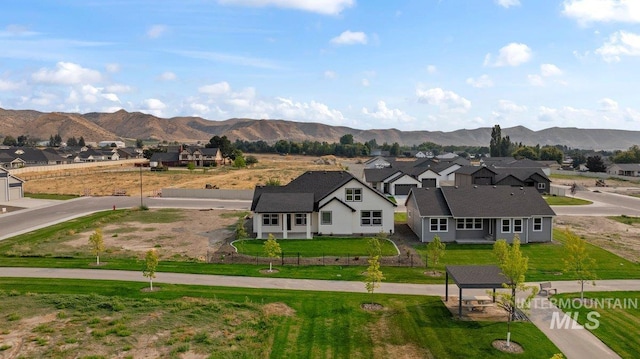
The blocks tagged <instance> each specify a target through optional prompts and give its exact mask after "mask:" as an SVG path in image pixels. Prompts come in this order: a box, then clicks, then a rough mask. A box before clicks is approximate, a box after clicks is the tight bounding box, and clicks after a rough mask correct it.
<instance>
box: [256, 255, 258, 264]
mask: <svg viewBox="0 0 640 359" xmlns="http://www.w3.org/2000/svg"><path fill="white" fill-rule="evenodd" d="M256 265H258V253H256Z"/></svg>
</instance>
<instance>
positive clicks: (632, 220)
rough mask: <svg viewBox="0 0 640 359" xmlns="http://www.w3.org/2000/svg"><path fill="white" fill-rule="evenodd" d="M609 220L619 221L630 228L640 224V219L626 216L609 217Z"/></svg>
mask: <svg viewBox="0 0 640 359" xmlns="http://www.w3.org/2000/svg"><path fill="white" fill-rule="evenodd" d="M607 218H609V219H613V220H614V221H618V222H620V223H623V224H628V225H630V226H632V225H634V224H640V217H630V216H626V215H622V216H615V217H607Z"/></svg>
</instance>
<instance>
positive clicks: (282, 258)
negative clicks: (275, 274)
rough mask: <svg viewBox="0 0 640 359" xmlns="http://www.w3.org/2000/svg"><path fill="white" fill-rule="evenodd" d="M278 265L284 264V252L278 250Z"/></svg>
mask: <svg viewBox="0 0 640 359" xmlns="http://www.w3.org/2000/svg"><path fill="white" fill-rule="evenodd" d="M280 265H282V266H284V252H280Z"/></svg>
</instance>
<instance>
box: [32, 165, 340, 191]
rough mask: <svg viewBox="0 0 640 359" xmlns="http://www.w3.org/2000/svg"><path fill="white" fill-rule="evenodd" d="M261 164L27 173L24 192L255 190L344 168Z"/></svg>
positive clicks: (104, 168)
mask: <svg viewBox="0 0 640 359" xmlns="http://www.w3.org/2000/svg"><path fill="white" fill-rule="evenodd" d="M254 156H255V157H257V158H258V161H259V162H258V163H257V164H255V165H253V166H252V167H251V168H243V169H236V168H233V167H231V166H229V165H227V166H218V167H215V168H207V169H202V168H200V169H195V170H193V171H189V170H188V169H186V168H176V169H171V170H170V171H166V172H150V171H149V169H148V168H144V169H143V170H142V174H141V172H140V169H139V168H135V167H133V166H132V165H127V166H122V165H116V166H114V167H101V168H99V169H81V170H65V171H55V172H38V173H24V174H21V175H20V177H21V178H22V179H24V180H26V181H27V182H26V183H25V192H30V193H54V194H73V195H87V194H88V195H93V196H105V195H112V194H114V192H116V191H124V193H126V194H128V195H139V194H140V179H141V177H142V190H143V193H144V195H145V196H155V195H157V194H158V192H159V191H160V190H161V189H162V188H205V186H206V185H207V184H210V185H212V186H218V187H219V188H224V189H253V188H254V187H255V186H256V185H257V184H265V183H266V182H267V181H268V180H269V179H275V180H278V181H280V183H282V184H286V183H288V182H290V181H291V180H292V179H294V178H296V177H298V176H299V175H300V174H302V173H304V172H305V171H310V170H318V171H322V170H341V169H345V167H343V164H342V162H341V161H342V160H341V159H337V158H336V157H335V156H324V157H311V156H291V155H290V156H279V155H254Z"/></svg>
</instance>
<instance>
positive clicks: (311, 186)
mask: <svg viewBox="0 0 640 359" xmlns="http://www.w3.org/2000/svg"><path fill="white" fill-rule="evenodd" d="M349 181H356V182H358V183H360V184H361V185H362V187H363V188H366V189H368V190H369V191H372V192H373V193H375V194H377V195H379V196H380V197H382V198H384V199H385V200H386V201H388V202H389V203H391V204H393V206H394V207H395V206H396V204H395V203H393V202H391V201H390V200H389V199H388V198H387V197H386V196H385V195H383V194H382V193H380V192H378V191H377V190H375V189H373V188H371V187H369V186H368V185H366V184H364V183H363V182H362V181H360V180H359V179H357V178H356V177H354V176H353V175H352V174H351V173H349V172H346V171H307V172H305V173H303V174H302V175H300V176H298V177H297V178H295V179H294V180H293V181H291V182H289V184H287V185H285V186H256V188H255V190H254V192H253V201H252V202H251V210H252V211H255V210H256V208H262V207H261V206H262V205H261V204H260V202H262V200H263V197H264V195H265V194H275V196H273V197H276V198H277V197H278V196H280V195H283V194H291V193H293V194H298V195H299V194H305V196H306V194H311V195H313V197H312V200H313V202H312V204H313V210H314V211H315V210H317V209H318V206H319V203H320V201H321V200H322V199H324V198H326V197H327V196H329V195H330V194H331V193H333V192H335V191H336V190H337V189H338V188H340V187H342V186H343V185H345V184H347V183H348V182H349ZM285 197H286V198H285ZM266 198H267V200H268V201H272V196H271V195H268V196H267V197H266ZM283 198H284V199H287V198H289V196H284V197H283ZM279 208H282V211H281V212H293V211H292V209H291V207H279ZM296 208H297V207H296ZM304 208H307V207H304Z"/></svg>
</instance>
